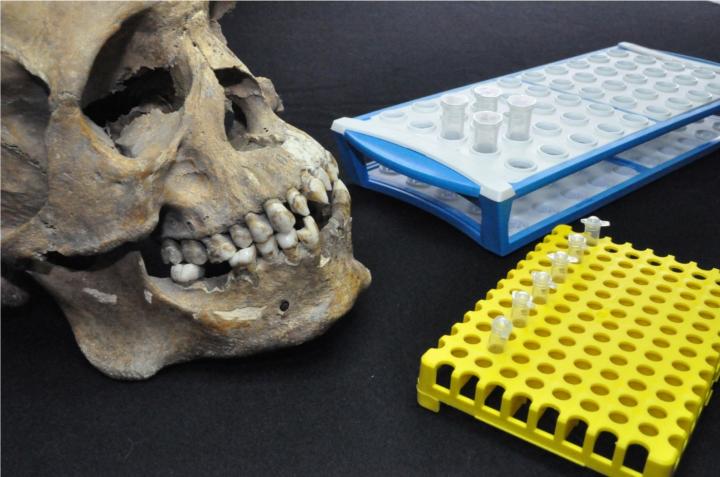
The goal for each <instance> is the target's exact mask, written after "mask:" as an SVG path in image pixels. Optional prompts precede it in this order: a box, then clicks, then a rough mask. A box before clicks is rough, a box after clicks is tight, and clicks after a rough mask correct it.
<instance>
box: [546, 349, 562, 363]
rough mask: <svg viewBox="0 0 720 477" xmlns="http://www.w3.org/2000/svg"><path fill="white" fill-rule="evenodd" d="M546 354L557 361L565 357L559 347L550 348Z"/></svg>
mask: <svg viewBox="0 0 720 477" xmlns="http://www.w3.org/2000/svg"><path fill="white" fill-rule="evenodd" d="M548 356H550V357H551V358H552V359H555V360H558V361H559V360H561V359H565V353H564V352H562V351H561V350H559V349H552V350H550V352H548Z"/></svg>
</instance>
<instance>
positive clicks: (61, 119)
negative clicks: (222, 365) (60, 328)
mask: <svg viewBox="0 0 720 477" xmlns="http://www.w3.org/2000/svg"><path fill="white" fill-rule="evenodd" d="M223 9H225V6H224V5H223V4H217V5H213V6H208V5H207V4H204V3H188V2H177V3H175V2H172V3H162V2H161V3H153V4H145V3H136V2H108V3H85V2H69V3H66V2H60V3H55V2H52V3H50V2H48V3H34V2H33V3H12V2H11V3H5V4H4V5H3V9H2V10H3V12H2V153H3V157H2V252H3V260H6V261H11V262H12V263H13V265H14V266H19V267H25V268H26V269H27V270H28V271H29V272H30V273H31V275H32V276H33V277H34V278H35V279H36V280H37V281H39V282H40V283H41V284H42V285H43V286H44V287H46V288H47V289H48V290H49V291H50V293H51V294H52V295H53V296H54V297H55V298H56V299H57V301H58V302H59V303H60V306H61V307H62V309H63V311H64V312H65V314H66V316H67V318H68V320H69V322H70V324H71V326H72V329H73V332H74V333H75V337H76V339H77V342H78V344H79V345H80V348H81V349H82V351H83V352H84V353H85V355H86V356H87V358H88V359H89V360H90V361H91V362H92V363H93V364H94V365H95V366H97V367H98V368H99V369H100V370H102V371H103V372H105V373H106V374H108V375H110V376H113V377H117V378H125V379H140V378H146V377H148V376H151V375H153V374H154V373H155V372H157V371H158V370H159V369H160V368H162V367H163V366H166V365H169V364H172V363H176V362H180V361H187V360H190V359H194V358H199V357H225V356H241V355H247V354H250V353H255V352H259V351H262V350H267V349H272V348H277V347H280V346H286V345H292V344H297V343H300V342H303V341H305V340H307V339H309V338H312V337H314V336H316V335H318V334H320V333H322V332H323V331H324V330H325V329H326V328H327V327H328V326H329V325H330V324H331V323H332V322H333V321H334V320H336V319H337V318H338V317H339V316H341V315H342V314H344V313H345V312H346V311H347V310H348V309H349V308H350V307H351V306H352V304H353V303H354V301H355V298H356V296H357V294H358V293H359V291H360V290H362V289H363V288H364V287H366V286H367V285H368V284H369V282H370V274H369V273H368V271H367V270H366V269H365V267H363V266H362V265H361V264H360V263H359V262H357V261H356V260H355V259H354V258H353V256H352V244H351V240H350V222H351V218H350V195H349V193H348V191H347V189H346V187H345V186H344V185H343V183H342V182H341V181H340V180H339V179H338V177H337V171H338V170H337V165H336V164H335V161H334V159H333V158H332V156H331V155H330V154H329V153H328V152H327V151H325V150H324V149H323V148H322V147H321V146H320V145H319V144H317V143H316V142H315V141H313V140H312V139H311V138H310V137H308V136H307V135H306V134H305V133H303V132H301V131H299V130H298V129H295V128H293V127H292V126H290V125H288V124H286V123H285V122H283V121H282V120H281V119H280V118H278V117H277V116H276V114H275V111H277V110H278V109H280V108H281V107H282V105H281V102H280V100H279V98H278V97H277V95H276V94H275V91H274V89H273V86H272V84H271V83H270V81H269V80H267V79H265V78H259V77H255V76H253V75H252V74H251V73H250V71H249V70H248V69H247V67H246V66H245V65H244V64H243V63H242V62H241V61H240V60H238V58H237V57H236V56H235V55H234V54H233V53H232V52H231V51H230V50H229V49H228V48H227V46H226V45H225V40H224V37H223V36H222V33H221V32H220V27H219V25H218V23H217V19H218V17H219V15H220V14H221V12H220V10H223Z"/></svg>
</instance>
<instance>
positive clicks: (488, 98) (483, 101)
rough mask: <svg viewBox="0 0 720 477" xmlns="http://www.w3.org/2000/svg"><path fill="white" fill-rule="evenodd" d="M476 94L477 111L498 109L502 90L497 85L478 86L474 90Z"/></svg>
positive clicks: (475, 105) (475, 107)
mask: <svg viewBox="0 0 720 477" xmlns="http://www.w3.org/2000/svg"><path fill="white" fill-rule="evenodd" d="M472 92H473V95H474V96H475V104H474V105H473V109H475V111H497V105H498V98H499V97H500V95H502V90H501V89H500V88H497V87H495V86H476V87H475V88H473V90H472Z"/></svg>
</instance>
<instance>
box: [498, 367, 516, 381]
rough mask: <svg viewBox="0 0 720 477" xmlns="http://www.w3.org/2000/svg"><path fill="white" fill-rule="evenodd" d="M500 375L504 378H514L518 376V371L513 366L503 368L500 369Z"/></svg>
mask: <svg viewBox="0 0 720 477" xmlns="http://www.w3.org/2000/svg"><path fill="white" fill-rule="evenodd" d="M500 375H501V376H502V377H504V378H508V379H512V378H514V377H515V376H517V375H518V373H517V371H515V370H514V369H512V368H503V369H501V370H500Z"/></svg>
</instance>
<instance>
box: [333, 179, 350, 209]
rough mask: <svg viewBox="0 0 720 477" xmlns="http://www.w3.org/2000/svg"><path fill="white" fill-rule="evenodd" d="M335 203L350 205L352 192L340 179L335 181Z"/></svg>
mask: <svg viewBox="0 0 720 477" xmlns="http://www.w3.org/2000/svg"><path fill="white" fill-rule="evenodd" d="M333 203H342V204H348V205H350V191H349V190H348V188H347V186H346V185H345V183H344V182H343V181H341V180H340V179H338V180H336V181H335V185H334V188H333Z"/></svg>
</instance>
